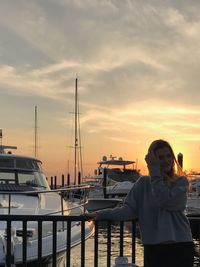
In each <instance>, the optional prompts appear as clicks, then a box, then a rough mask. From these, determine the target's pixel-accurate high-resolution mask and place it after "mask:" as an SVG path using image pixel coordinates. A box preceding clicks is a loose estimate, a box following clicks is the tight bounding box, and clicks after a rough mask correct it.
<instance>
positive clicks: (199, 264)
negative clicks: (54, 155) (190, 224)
mask: <svg viewBox="0 0 200 267" xmlns="http://www.w3.org/2000/svg"><path fill="white" fill-rule="evenodd" d="M195 223H196V220H195V221H194V224H195ZM198 226H199V227H198V230H199V231H198V232H199V236H198V238H199V257H198V266H200V221H199V223H198Z"/></svg>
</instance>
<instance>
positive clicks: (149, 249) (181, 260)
mask: <svg viewBox="0 0 200 267" xmlns="http://www.w3.org/2000/svg"><path fill="white" fill-rule="evenodd" d="M145 161H146V163H147V167H148V170H149V176H143V177H141V178H140V179H138V181H137V182H136V183H135V184H134V186H133V188H132V189H131V191H130V192H129V194H128V195H127V197H126V199H125V202H124V205H123V206H122V207H121V208H115V209H106V210H102V211H99V212H96V213H90V215H89V216H90V218H91V219H94V220H101V219H105V220H106V219H107V220H115V221H117V220H129V219H138V222H139V226H140V231H141V238H142V243H143V245H144V258H145V267H192V266H193V258H194V248H193V242H192V234H191V229H190V225H189V221H188V219H187V217H186V216H185V214H184V210H185V206H186V201H187V189H188V181H187V178H186V177H185V176H183V172H182V170H181V167H180V166H179V164H178V162H177V160H176V158H175V156H174V152H173V150H172V148H171V146H170V144H169V143H168V142H166V141H165V140H156V141H154V142H152V144H151V145H150V147H149V149H148V153H147V155H146V157H145ZM175 167H176V168H175Z"/></svg>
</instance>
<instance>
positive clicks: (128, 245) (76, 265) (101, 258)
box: [70, 226, 200, 267]
mask: <svg viewBox="0 0 200 267" xmlns="http://www.w3.org/2000/svg"><path fill="white" fill-rule="evenodd" d="M106 237H107V231H106V229H103V228H102V229H99V249H98V266H99V267H106V266H107V238H106ZM194 243H195V244H196V254H198V257H197V255H196V257H195V262H194V267H199V266H200V262H199V252H200V247H199V244H198V245H197V242H196V241H194ZM85 246H86V247H85V267H93V266H94V239H93V237H91V238H90V239H88V240H87V241H86V244H85ZM71 255H72V258H71V266H70V267H80V266H81V261H80V255H81V248H80V246H77V247H75V248H73V249H72V251H71ZM118 256H119V227H117V226H113V229H112V235H111V267H112V266H114V265H115V258H116V257H118ZM124 256H125V257H127V258H128V262H129V263H131V259H132V237H131V233H130V231H129V230H125V231H124ZM135 264H137V265H138V266H140V267H144V261H143V246H142V244H141V240H140V239H139V238H136V261H135Z"/></svg>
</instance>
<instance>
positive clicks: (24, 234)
mask: <svg viewBox="0 0 200 267" xmlns="http://www.w3.org/2000/svg"><path fill="white" fill-rule="evenodd" d="M22 229H23V231H22V235H23V236H22V238H23V267H26V266H27V221H26V219H23V227H22Z"/></svg>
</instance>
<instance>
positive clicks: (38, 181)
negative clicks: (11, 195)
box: [0, 170, 50, 190]
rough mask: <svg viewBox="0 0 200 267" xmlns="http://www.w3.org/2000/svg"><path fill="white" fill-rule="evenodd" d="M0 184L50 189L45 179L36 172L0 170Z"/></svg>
mask: <svg viewBox="0 0 200 267" xmlns="http://www.w3.org/2000/svg"><path fill="white" fill-rule="evenodd" d="M0 184H17V185H27V186H31V187H43V188H45V189H48V190H49V189H50V188H49V185H48V182H47V180H46V177H45V175H44V174H43V173H41V172H37V171H21V170H20V171H15V172H13V171H9V170H5V171H4V170H0Z"/></svg>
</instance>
